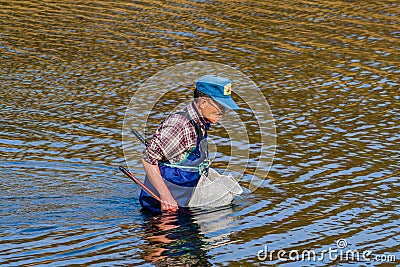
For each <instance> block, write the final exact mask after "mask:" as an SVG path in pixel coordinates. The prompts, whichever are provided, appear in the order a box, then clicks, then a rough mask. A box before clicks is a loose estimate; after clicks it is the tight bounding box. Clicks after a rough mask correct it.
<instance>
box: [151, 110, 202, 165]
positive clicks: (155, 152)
mask: <svg viewBox="0 0 400 267" xmlns="http://www.w3.org/2000/svg"><path fill="white" fill-rule="evenodd" d="M192 103H193V102H191V103H190V104H189V105H187V106H186V107H184V108H183V109H182V110H180V111H187V112H188V113H189V115H190V117H191V118H192V119H193V120H194V122H195V123H197V122H203V123H200V125H201V130H202V132H203V135H204V134H205V131H206V126H205V125H204V121H203V120H202V119H200V117H199V113H198V111H197V110H196V109H195V107H194V105H193V104H192ZM207 128H208V125H207ZM196 141H197V135H196V130H195V129H194V127H193V125H192V124H191V123H190V121H189V120H188V119H187V118H186V117H185V116H184V115H182V114H177V113H174V114H172V115H170V116H168V117H167V118H166V119H165V120H164V121H163V122H162V123H161V125H160V126H159V127H158V129H157V131H156V133H155V134H154V136H153V138H152V139H151V141H150V142H149V144H148V146H147V147H146V148H145V150H144V151H143V159H144V160H145V161H147V162H148V163H150V164H152V165H156V164H157V163H158V161H166V160H168V161H169V162H170V163H176V162H179V161H181V160H183V159H184V158H185V156H186V152H188V151H190V150H191V149H193V148H194V147H195V146H196Z"/></svg>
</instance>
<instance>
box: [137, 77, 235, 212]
mask: <svg viewBox="0 0 400 267" xmlns="http://www.w3.org/2000/svg"><path fill="white" fill-rule="evenodd" d="M227 109H232V110H234V109H238V106H237V105H236V104H235V102H233V100H232V98H231V82H230V80H229V79H226V78H222V77H219V76H215V75H205V76H202V77H201V78H200V79H199V80H197V81H196V89H195V90H194V101H192V102H191V103H190V104H189V105H187V106H186V107H184V108H183V109H182V110H180V111H178V112H176V113H173V114H171V115H170V116H168V117H167V118H166V119H165V120H164V121H163V122H162V123H161V125H160V126H159V127H158V129H157V131H156V133H155V134H154V136H153V138H152V139H151V141H150V142H149V144H148V145H147V147H146V149H145V150H144V151H143V158H142V162H143V166H144V169H145V171H146V174H147V176H146V178H145V182H144V184H145V185H146V186H147V187H148V188H149V189H150V190H151V191H153V192H154V193H156V194H158V195H159V196H160V199H161V203H160V202H159V201H157V200H156V199H154V198H153V197H151V196H150V195H149V194H148V193H147V192H146V191H144V190H142V191H141V192H140V199H139V200H140V204H141V205H142V207H143V208H144V210H150V211H153V212H160V211H167V212H175V211H177V210H178V207H185V206H187V205H188V203H189V201H190V198H191V196H192V194H193V191H194V189H195V187H196V185H197V183H198V181H199V179H200V177H201V175H202V174H207V172H208V168H209V159H208V149H207V139H206V138H207V130H208V129H209V127H210V123H217V122H218V121H219V120H220V119H221V118H222V116H223V115H224V114H225V111H226V110H227Z"/></svg>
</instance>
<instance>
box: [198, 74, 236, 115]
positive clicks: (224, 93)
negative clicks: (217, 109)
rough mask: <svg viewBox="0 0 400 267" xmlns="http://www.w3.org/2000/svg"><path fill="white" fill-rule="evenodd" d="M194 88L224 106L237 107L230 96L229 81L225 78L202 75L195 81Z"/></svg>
mask: <svg viewBox="0 0 400 267" xmlns="http://www.w3.org/2000/svg"><path fill="white" fill-rule="evenodd" d="M196 88H197V90H199V91H200V92H202V93H203V94H206V95H209V96H211V98H212V99H213V100H215V101H217V102H218V103H219V104H221V105H222V106H224V107H226V108H229V109H239V107H238V106H237V105H236V104H235V102H233V100H232V98H231V81H230V80H229V79H227V78H222V77H219V76H217V75H204V76H202V77H201V78H200V79H198V80H197V81H196Z"/></svg>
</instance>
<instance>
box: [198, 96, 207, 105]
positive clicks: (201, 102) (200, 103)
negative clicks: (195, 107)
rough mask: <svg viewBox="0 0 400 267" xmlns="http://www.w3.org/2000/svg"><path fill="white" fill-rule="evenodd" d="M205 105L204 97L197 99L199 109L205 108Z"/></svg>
mask: <svg viewBox="0 0 400 267" xmlns="http://www.w3.org/2000/svg"><path fill="white" fill-rule="evenodd" d="M206 104H207V100H206V99H205V98H204V97H200V98H199V107H200V108H205V105H206Z"/></svg>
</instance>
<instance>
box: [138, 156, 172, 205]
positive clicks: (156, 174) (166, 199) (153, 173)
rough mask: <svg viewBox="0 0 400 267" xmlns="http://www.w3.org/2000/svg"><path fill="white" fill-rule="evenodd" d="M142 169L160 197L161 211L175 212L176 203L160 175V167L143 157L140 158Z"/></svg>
mask: <svg viewBox="0 0 400 267" xmlns="http://www.w3.org/2000/svg"><path fill="white" fill-rule="evenodd" d="M142 163H143V166H144V170H145V171H146V174H147V177H148V178H149V180H150V182H151V184H152V185H153V186H154V188H155V189H156V190H157V192H158V193H159V195H160V199H161V211H167V212H175V211H177V210H178V204H177V203H176V201H175V199H174V198H173V197H172V195H171V192H170V191H169V189H168V187H167V185H166V184H165V182H164V180H163V178H162V177H161V173H160V169H159V168H158V165H157V164H155V165H153V164H150V163H148V162H147V161H145V160H144V159H142Z"/></svg>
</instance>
